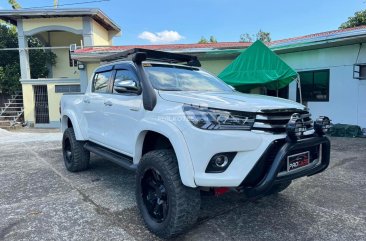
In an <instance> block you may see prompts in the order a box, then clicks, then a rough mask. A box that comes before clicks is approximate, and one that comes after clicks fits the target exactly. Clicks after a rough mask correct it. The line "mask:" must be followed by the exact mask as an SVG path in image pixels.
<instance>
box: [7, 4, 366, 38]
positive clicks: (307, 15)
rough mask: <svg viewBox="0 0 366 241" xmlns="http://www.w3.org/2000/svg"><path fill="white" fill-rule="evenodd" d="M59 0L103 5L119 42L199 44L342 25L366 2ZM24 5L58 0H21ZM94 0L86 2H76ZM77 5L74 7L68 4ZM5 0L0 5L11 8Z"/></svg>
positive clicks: (299, 33)
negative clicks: (203, 39)
mask: <svg viewBox="0 0 366 241" xmlns="http://www.w3.org/2000/svg"><path fill="white" fill-rule="evenodd" d="M93 1H98V0H59V4H60V5H64V6H61V7H62V8H100V9H101V10H102V11H103V12H104V13H106V14H107V16H109V17H110V18H111V19H112V20H113V21H114V22H115V23H117V25H119V26H120V27H121V29H122V35H121V36H120V37H116V38H114V40H113V44H114V45H132V44H162V43H196V42H198V41H199V40H200V38H201V37H202V36H204V37H206V38H209V37H210V36H211V35H213V36H215V37H216V38H217V40H218V41H219V42H237V41H239V39H240V35H241V34H243V33H249V34H255V33H257V32H258V31H259V30H260V29H261V30H263V31H266V32H270V33H271V38H272V40H278V39H284V38H290V37H296V36H302V35H306V34H312V33H318V32H324V31H330V30H334V29H337V28H338V27H339V25H340V24H341V23H343V22H345V21H347V19H348V17H350V16H352V15H353V14H354V12H356V11H360V10H363V9H366V0H302V1H298V0H256V1H254V0H180V1H177V0H99V2H93ZM18 2H19V3H20V4H21V6H22V7H23V8H34V7H45V6H52V5H53V0H32V1H29V0H18ZM81 2H89V3H85V4H75V3H81ZM68 4H74V5H68ZM10 8H11V7H10V5H9V4H8V1H7V0H0V9H10Z"/></svg>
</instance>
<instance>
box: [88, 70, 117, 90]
mask: <svg viewBox="0 0 366 241" xmlns="http://www.w3.org/2000/svg"><path fill="white" fill-rule="evenodd" d="M111 75H112V71H106V72H101V73H96V74H95V76H94V80H93V88H92V91H93V92H95V93H107V92H108V86H109V82H110V79H111Z"/></svg>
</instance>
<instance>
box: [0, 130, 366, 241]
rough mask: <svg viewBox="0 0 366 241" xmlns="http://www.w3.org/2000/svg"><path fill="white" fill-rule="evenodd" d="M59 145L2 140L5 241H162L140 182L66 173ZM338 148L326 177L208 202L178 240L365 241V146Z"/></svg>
mask: <svg viewBox="0 0 366 241" xmlns="http://www.w3.org/2000/svg"><path fill="white" fill-rule="evenodd" d="M0 130H1V129H0ZM60 138H61V135H60V133H49V134H47V133H44V134H34V133H32V134H31V133H11V134H9V133H7V132H4V131H2V132H0V240H156V237H153V236H152V235H151V234H150V233H149V232H148V231H147V230H146V229H145V228H144V226H143V225H142V222H141V220H140V218H139V216H138V212H137V209H136V205H135V200H134V188H135V187H134V175H133V174H132V173H130V172H128V171H125V170H124V169H122V168H120V167H118V166H116V165H114V164H112V163H109V162H105V161H103V160H101V159H100V158H98V157H95V156H93V157H92V162H91V169H90V170H88V171H85V172H82V173H78V174H74V173H69V172H67V171H66V170H65V168H64V166H63V163H62V157H61V149H60V141H59V140H60ZM332 141H333V150H332V164H331V166H330V168H329V169H328V170H327V171H326V172H324V173H322V174H320V175H317V176H314V177H311V178H302V179H299V180H297V181H296V182H295V183H293V185H291V186H290V188H288V189H287V190H286V191H284V192H283V193H281V194H279V195H276V196H272V197H267V198H264V199H261V200H259V201H256V202H248V201H247V200H245V199H244V198H243V197H241V196H240V195H237V194H228V195H225V196H222V197H220V198H215V197H204V198H203V207H202V210H201V214H200V221H199V223H198V224H197V225H196V226H195V228H194V229H192V230H191V231H190V232H188V233H187V234H186V235H184V236H181V237H179V238H178V239H177V240H205V241H207V240H226V241H227V240H366V161H365V160H366V139H345V138H333V139H332Z"/></svg>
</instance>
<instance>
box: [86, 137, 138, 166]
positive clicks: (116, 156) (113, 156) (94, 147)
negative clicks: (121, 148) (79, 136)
mask: <svg viewBox="0 0 366 241" xmlns="http://www.w3.org/2000/svg"><path fill="white" fill-rule="evenodd" d="M84 148H85V149H86V150H88V151H90V152H93V153H95V154H97V155H98V156H101V157H104V158H105V159H107V160H109V161H112V162H114V163H116V164H117V165H119V166H121V167H123V168H125V169H127V170H129V171H136V169H137V165H136V164H133V163H132V158H131V157H129V156H126V155H124V154H121V153H118V152H116V151H113V150H110V149H108V148H106V147H103V146H100V145H98V144H95V143H92V142H86V143H85V144H84Z"/></svg>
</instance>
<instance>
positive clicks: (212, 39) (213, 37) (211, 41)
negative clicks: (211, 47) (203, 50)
mask: <svg viewBox="0 0 366 241" xmlns="http://www.w3.org/2000/svg"><path fill="white" fill-rule="evenodd" d="M198 43H199V44H207V43H217V39H216V37H215V36H212V35H211V36H210V39H209V40H207V39H206V38H205V37H203V36H202V37H201V39H200V41H198Z"/></svg>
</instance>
